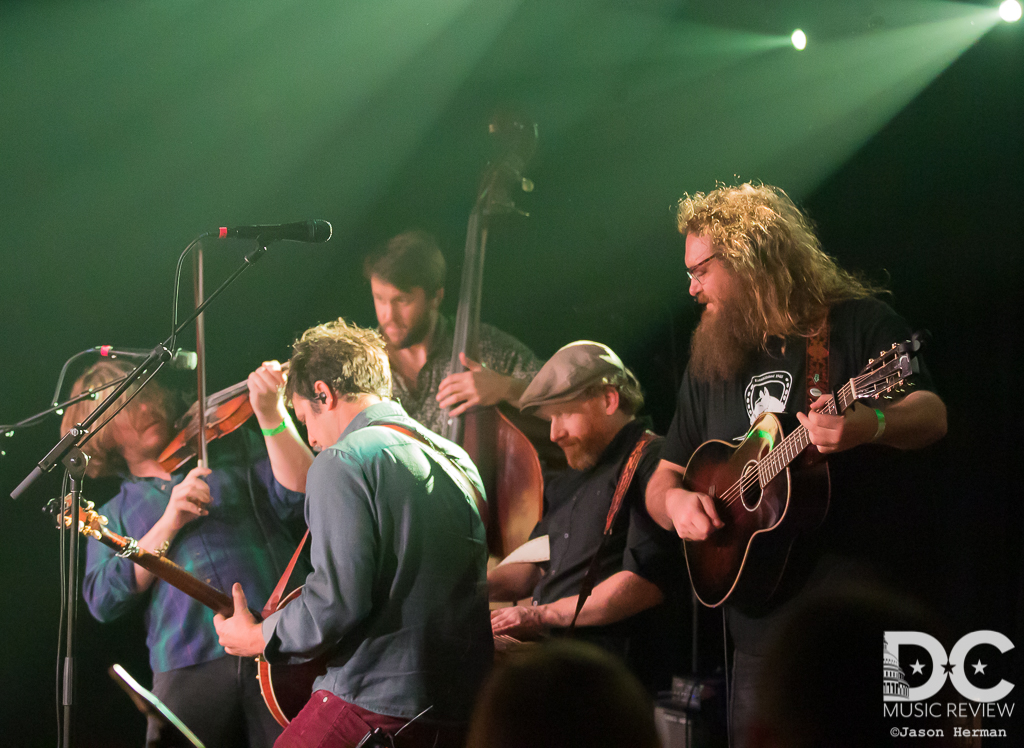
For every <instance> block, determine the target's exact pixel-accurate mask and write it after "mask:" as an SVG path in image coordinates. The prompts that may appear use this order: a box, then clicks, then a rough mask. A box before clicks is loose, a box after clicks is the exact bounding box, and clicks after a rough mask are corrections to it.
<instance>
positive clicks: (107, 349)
mask: <svg viewBox="0 0 1024 748" xmlns="http://www.w3.org/2000/svg"><path fill="white" fill-rule="evenodd" d="M91 352H95V353H99V354H100V355H101V356H106V357H108V358H129V359H134V360H136V361H144V360H145V359H147V358H149V354H150V353H152V351H147V350H144V349H142V348H114V346H112V345H101V346H97V347H96V348H93V349H92V351H91ZM198 364H199V357H198V356H197V355H196V353H195V351H186V350H185V349H184V348H179V349H178V350H176V351H175V352H174V353H172V354H171V358H170V359H169V360H168V361H167V366H170V367H171V368H172V369H178V370H182V371H192V370H194V369H195V368H196V366H197V365H198Z"/></svg>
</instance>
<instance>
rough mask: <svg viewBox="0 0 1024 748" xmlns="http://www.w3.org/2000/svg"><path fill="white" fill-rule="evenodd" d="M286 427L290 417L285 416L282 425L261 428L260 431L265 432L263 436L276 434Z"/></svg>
mask: <svg viewBox="0 0 1024 748" xmlns="http://www.w3.org/2000/svg"><path fill="white" fill-rule="evenodd" d="M286 428H288V419H287V418H285V419H284V420H283V421H281V425H280V426H277V427H276V428H272V429H265V428H261V429H260V431H262V432H263V436H274V435H275V434H280V433H281V432H282V431H284V430H285V429H286Z"/></svg>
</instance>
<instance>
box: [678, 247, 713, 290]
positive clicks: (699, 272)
mask: <svg viewBox="0 0 1024 748" xmlns="http://www.w3.org/2000/svg"><path fill="white" fill-rule="evenodd" d="M716 257H718V253H715V254H710V255H708V256H707V257H705V258H704V259H703V260H701V261H700V262H698V263H697V264H696V265H694V266H693V267H692V268H686V277H687V278H689V279H690V280H692V281H696V282H697V285H698V286H703V285H704V284H703V282H702V281H703V280H704V277H705V276H706V275H707V274H708V269H707V268H704V266H705V265H707V264H708V263H709V262H711V261H712V260H713V259H715V258H716ZM702 268H703V269H702Z"/></svg>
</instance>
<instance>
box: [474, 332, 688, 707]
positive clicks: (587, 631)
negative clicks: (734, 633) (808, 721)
mask: <svg viewBox="0 0 1024 748" xmlns="http://www.w3.org/2000/svg"><path fill="white" fill-rule="evenodd" d="M520 403H521V409H522V411H523V412H524V413H527V414H535V415H538V416H540V417H541V418H543V419H545V420H547V421H550V422H551V441H553V442H554V443H555V444H557V445H558V446H559V447H560V448H561V449H562V451H563V452H564V453H565V457H566V460H567V461H568V463H569V470H567V471H564V472H563V473H560V474H559V475H557V476H556V477H555V478H553V479H551V480H549V481H548V483H547V485H546V486H545V492H544V493H545V496H544V498H545V504H546V506H547V511H546V513H545V515H544V518H543V519H542V520H541V521H540V522H539V523H538V524H537V526H536V527H535V528H534V530H533V533H532V534H531V538H540V537H542V536H547V537H548V542H549V547H550V560H548V561H547V562H538V563H532V562H517V563H504V564H502V565H500V566H498V567H496V568H495V569H493V570H492V571H491V572H490V573H489V574H488V576H487V581H488V587H489V594H490V599H491V601H492V602H497V601H509V602H512V601H516V600H522V599H524V598H527V597H531V596H532V599H533V600H532V601H533V604H532V605H530V606H525V605H520V606H513V607H508V608H501V609H499V610H495V611H493V612H492V614H491V627H492V629H493V631H494V633H495V634H496V635H498V634H506V635H510V636H514V637H517V638H535V637H536V636H538V635H540V634H544V633H551V634H554V635H558V634H560V633H564V632H565V631H566V629H567V628H568V627H570V625H571V623H572V621H573V617H574V615H575V614H576V610H577V602H578V600H579V595H580V590H581V587H582V585H583V584H584V580H585V578H586V576H587V570H588V568H590V567H591V565H592V563H593V565H594V572H592V575H591V577H590V578H589V579H587V583H588V586H591V585H592V592H591V593H590V596H589V597H587V598H586V600H585V604H584V605H583V607H582V609H581V610H580V612H579V617H578V619H577V620H576V624H575V625H576V626H577V629H576V632H575V636H576V637H577V638H580V639H584V640H588V641H591V642H593V643H595V644H598V645H600V646H603V647H604V648H606V649H608V650H610V651H612V652H613V653H615V654H617V655H619V656H620V657H622V658H623V659H625V660H626V662H627V664H628V665H630V667H631V668H632V669H633V670H634V672H635V673H636V674H637V676H638V677H639V678H640V679H641V681H642V682H643V683H644V685H645V686H647V687H648V688H649V689H650V690H651V691H652V692H653V691H655V690H657V689H660V688H666V687H667V686H668V681H669V679H670V677H671V674H672V667H673V665H674V663H675V661H676V658H675V657H673V656H671V653H672V652H674V651H676V650H678V647H679V646H680V645H679V642H681V641H684V640H685V637H681V636H680V627H681V626H682V624H681V622H680V619H681V618H682V616H681V615H679V614H680V603H679V600H680V597H681V596H680V595H678V594H677V591H678V590H679V589H680V587H681V583H682V580H681V578H680V569H681V567H682V564H680V563H679V555H680V550H679V543H678V540H677V539H676V538H675V536H674V535H673V533H671V532H668V531H665V530H663V529H662V528H660V527H658V526H657V525H656V524H655V523H654V521H653V520H652V519H651V518H650V517H649V516H648V514H647V511H646V509H645V507H644V492H645V490H646V487H647V481H648V479H649V478H650V476H651V474H652V473H653V472H654V470H655V468H656V467H657V464H658V459H659V457H660V454H661V443H662V439H661V438H660V437H655V436H654V435H653V434H652V433H651V432H650V431H649V429H648V428H647V423H646V422H645V420H641V419H639V418H637V416H636V413H637V411H638V410H639V409H640V408H641V407H642V405H643V393H642V391H641V389H640V384H639V382H638V381H637V379H636V377H635V376H634V375H633V373H632V372H631V371H630V370H629V369H627V368H626V367H625V365H623V363H622V361H621V359H620V358H619V357H618V356H617V355H615V352H614V351H612V350H611V349H610V348H609V347H608V346H606V345H602V344H601V343H594V342H592V341H589V340H581V341H577V342H575V343H570V344H569V345H567V346H565V347H563V348H562V349H560V350H559V351H558V352H557V353H555V355H554V356H552V357H551V359H550V360H549V361H548V362H547V363H546V364H544V366H543V367H542V368H541V370H540V371H539V372H538V373H537V376H536V377H534V379H533V381H531V382H530V384H529V386H528V387H527V388H526V391H525V392H524V393H523V395H522V398H521V400H520ZM629 463H632V465H631V466H630V465H629ZM617 493H618V495H619V497H620V502H619V503H616V507H617V511H611V510H612V506H613V503H615V502H613V497H615V496H616V494H617ZM609 521H610V522H611V525H610V527H607V525H608V522H609ZM606 527H607V533H606ZM510 560H511V559H510ZM673 629H674V632H673ZM673 633H674V635H673Z"/></svg>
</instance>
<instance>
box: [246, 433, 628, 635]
mask: <svg viewBox="0 0 1024 748" xmlns="http://www.w3.org/2000/svg"><path fill="white" fill-rule="evenodd" d="M374 425H375V426H383V427H384V428H388V429H392V430H394V431H397V432H399V433H400V434H405V435H406V436H408V437H409V438H410V439H413V440H414V441H417V442H419V443H420V444H423V445H424V446H426V447H427V448H428V449H430V450H432V451H434V452H436V453H437V454H439V455H441V456H443V457H444V458H445V459H446V460H447V461H448V462H449V463H450V464H451V466H452V467H453V468H455V473H456V474H457V475H458V476H459V478H460V479H461V481H460V482H462V483H463V488H468V489H469V490H470V492H471V493H472V495H473V501H474V502H476V509H477V511H478V512H479V513H480V516H481V517H483V516H484V515H483V509H484V508H485V506H484V500H483V497H482V496H481V495H480V492H479V491H478V490H477V489H476V486H474V485H473V482H472V481H471V480H470V479H469V477H468V476H467V475H466V473H465V471H463V469H462V468H461V467H460V466H459V464H458V463H457V462H455V460H454V459H452V458H451V457H450V456H449V455H448V454H447V453H446V452H444V451H443V450H441V449H439V448H438V447H436V446H435V445H434V444H433V443H431V442H430V441H429V440H428V439H427V438H426V437H423V436H420V435H419V434H417V433H416V432H415V431H412V430H411V429H407V428H405V427H404V426H399V425H398V424H395V423H377V424H374ZM616 495H617V494H616ZM620 503H621V499H620ZM308 538H309V530H308V529H307V530H306V534H305V535H303V536H302V540H301V541H299V546H298V548H296V549H295V553H294V554H293V555H292V560H291V561H289V562H288V567H287V568H286V569H285V570H284V574H282V575H281V578H280V579H279V580H278V581H277V586H275V587H274V591H273V592H271V593H270V599H269V600H267V604H266V605H264V606H263V612H262V613H261V614H260V615H261V616H262V617H263V618H266V617H267V616H269V615H270V614H271V613H273V612H274V611H276V610H277V606H278V604H279V603H280V602H281V596H282V595H283V594H284V588H285V586H286V585H287V584H288V580H289V579H291V576H292V572H293V571H294V570H295V564H296V563H297V562H298V560H299V555H300V554H301V553H302V548H303V547H304V546H305V545H306V540H307V539H308Z"/></svg>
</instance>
